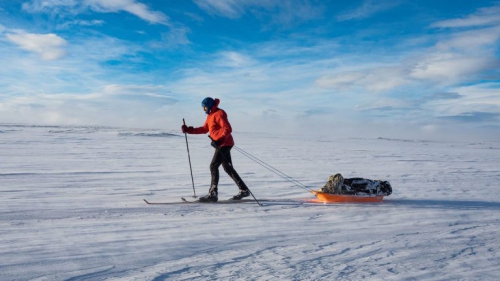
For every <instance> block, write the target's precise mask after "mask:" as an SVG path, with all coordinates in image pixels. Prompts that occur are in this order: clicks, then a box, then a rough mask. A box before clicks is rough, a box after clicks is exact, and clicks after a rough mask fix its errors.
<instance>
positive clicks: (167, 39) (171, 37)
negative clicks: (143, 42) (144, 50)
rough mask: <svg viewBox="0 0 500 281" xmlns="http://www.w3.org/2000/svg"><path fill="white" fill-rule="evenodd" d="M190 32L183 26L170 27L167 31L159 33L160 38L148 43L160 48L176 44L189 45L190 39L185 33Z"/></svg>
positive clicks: (171, 46)
mask: <svg viewBox="0 0 500 281" xmlns="http://www.w3.org/2000/svg"><path fill="white" fill-rule="evenodd" d="M190 32H191V31H190V29H188V28H185V27H172V28H171V29H170V31H169V32H164V33H161V40H159V41H153V42H151V43H150V44H149V45H150V46H151V47H152V48H161V49H163V48H165V49H171V48H176V47H178V46H183V45H189V44H191V41H190V40H189V38H188V36H187V34H188V33H190Z"/></svg>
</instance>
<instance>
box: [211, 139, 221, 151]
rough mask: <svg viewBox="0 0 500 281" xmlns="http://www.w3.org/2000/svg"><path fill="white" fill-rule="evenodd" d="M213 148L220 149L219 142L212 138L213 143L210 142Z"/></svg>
mask: <svg viewBox="0 0 500 281" xmlns="http://www.w3.org/2000/svg"><path fill="white" fill-rule="evenodd" d="M210 145H211V146H212V147H213V148H215V149H218V148H219V143H218V142H216V141H214V140H212V143H211V144H210Z"/></svg>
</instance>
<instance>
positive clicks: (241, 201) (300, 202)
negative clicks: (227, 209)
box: [143, 197, 308, 205]
mask: <svg viewBox="0 0 500 281" xmlns="http://www.w3.org/2000/svg"><path fill="white" fill-rule="evenodd" d="M143 200H144V202H146V204H148V205H178V204H243V203H247V204H248V203H256V202H255V200H254V199H241V200H233V199H226V200H219V201H217V202H198V201H195V200H189V199H186V198H184V197H181V200H182V201H177V202H150V201H148V200H146V199H143ZM259 202H262V203H264V204H267V205H272V204H280V205H281V204H304V203H308V202H307V201H300V200H276V199H259Z"/></svg>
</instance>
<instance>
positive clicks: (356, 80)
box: [315, 66, 409, 92]
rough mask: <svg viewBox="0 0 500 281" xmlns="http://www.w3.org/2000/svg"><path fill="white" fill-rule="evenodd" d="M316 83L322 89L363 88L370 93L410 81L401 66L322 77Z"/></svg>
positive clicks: (380, 67)
mask: <svg viewBox="0 0 500 281" xmlns="http://www.w3.org/2000/svg"><path fill="white" fill-rule="evenodd" d="M315 83H316V85H318V86H320V87H325V88H335V89H337V90H342V91H348V90H351V89H353V88H356V87H362V88H364V89H366V90H368V91H370V92H382V91H388V90H392V89H394V88H396V87H398V86H401V85H405V84H407V83H409V81H408V79H407V77H406V74H405V72H404V70H403V68H402V67H401V66H379V67H375V68H371V69H366V70H360V71H347V72H341V73H338V74H335V75H328V76H322V77H320V78H319V79H317V80H316V81H315Z"/></svg>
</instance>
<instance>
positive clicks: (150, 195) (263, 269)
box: [0, 124, 500, 281]
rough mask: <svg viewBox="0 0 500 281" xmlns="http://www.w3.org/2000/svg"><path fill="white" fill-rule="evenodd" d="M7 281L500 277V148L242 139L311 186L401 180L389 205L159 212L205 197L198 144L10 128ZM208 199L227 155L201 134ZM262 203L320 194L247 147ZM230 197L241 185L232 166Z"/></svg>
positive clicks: (5, 144) (1, 239)
mask: <svg viewBox="0 0 500 281" xmlns="http://www.w3.org/2000/svg"><path fill="white" fill-rule="evenodd" d="M0 132H1V133H2V134H1V138H0V155H1V157H2V160H3V161H1V162H0V181H1V186H0V201H1V202H0V280H38V281H41V280H43V281H49V280H155V281H156V280H361V279H368V280H496V279H497V276H498V275H499V274H500V269H499V268H500V257H499V254H498V253H499V250H500V249H499V248H500V238H499V237H498V233H499V231H500V216H499V213H500V212H499V211H500V195H499V189H498V188H499V184H498V183H499V182H500V164H499V163H500V161H499V160H500V149H499V148H500V142H484V143H468V142H434V141H419V140H404V139H400V140H399V139H387V138H379V139H367V138H351V139H347V138H327V137H316V138H313V137H309V136H292V137H287V136H276V135H271V134H269V135H266V134H248V133H240V134H238V133H235V134H234V137H235V141H236V145H237V146H238V147H240V148H242V149H244V150H245V151H247V152H249V153H251V154H252V155H254V156H255V157H257V158H259V159H261V160H263V161H265V162H266V163H268V164H270V165H272V166H273V167H276V168H277V169H279V170H280V171H282V172H284V173H286V174H287V175H290V176H292V177H293V178H295V179H297V180H299V181H300V182H302V183H303V184H305V185H307V186H308V187H310V188H312V189H316V188H318V187H321V186H322V185H323V184H324V183H325V182H326V180H327V179H328V176H329V175H331V174H334V173H337V172H339V173H342V175H343V176H344V177H358V176H359V177H365V178H372V179H384V180H389V181H390V182H391V184H392V186H393V189H394V193H393V194H392V195H391V196H389V197H386V198H385V199H384V201H383V202H382V203H379V204H340V205H294V204H281V205H280V204H272V203H270V204H266V205H265V206H263V207H259V206H257V205H256V204H254V203H244V204H231V205H193V204H179V205H163V206H162V205H154V206H153V205H146V204H145V203H144V202H143V201H142V199H143V198H145V199H147V200H150V201H155V202H158V201H162V202H165V201H169V202H172V201H180V197H181V196H191V195H192V194H193V189H192V185H191V176H190V173H189V164H188V161H187V152H186V146H185V140H184V136H183V135H181V134H179V133H177V132H165V131H159V130H133V129H130V130H127V129H120V128H109V127H92V126H89V127H72V126H64V127H63V126H27V125H12V124H0ZM188 139H189V146H190V152H191V161H192V164H193V174H194V179H195V186H196V193H197V195H204V194H205V193H206V192H207V189H208V183H209V181H210V174H209V171H208V165H209V163H210V160H211V157H212V153H213V149H212V148H211V147H210V143H209V141H208V138H206V137H205V136H194V135H190V136H188ZM232 156H233V162H234V166H235V168H236V170H237V171H238V172H239V173H240V175H241V177H242V178H243V179H244V180H245V181H246V182H247V184H248V185H249V187H250V188H251V190H252V191H253V193H254V194H255V195H256V196H257V197H258V198H274V199H279V198H287V199H304V198H312V197H311V195H309V194H308V193H307V192H306V191H305V190H303V189H300V188H298V187H297V186H293V184H292V183H289V182H287V181H285V180H283V179H281V178H280V177H278V176H276V175H274V174H272V173H270V172H269V171H268V170H266V169H264V168H262V167H260V166H258V165H257V164H255V163H254V162H252V161H251V160H249V159H248V158H246V157H244V156H243V155H242V154H240V153H239V152H237V151H236V150H234V149H233V152H232ZM219 192H220V194H219V196H220V198H225V197H230V196H232V195H233V194H235V193H236V192H237V188H236V187H235V185H234V183H233V182H232V181H231V180H230V179H229V177H228V176H227V175H226V174H225V173H224V172H223V171H222V168H221V183H220V187H219Z"/></svg>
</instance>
